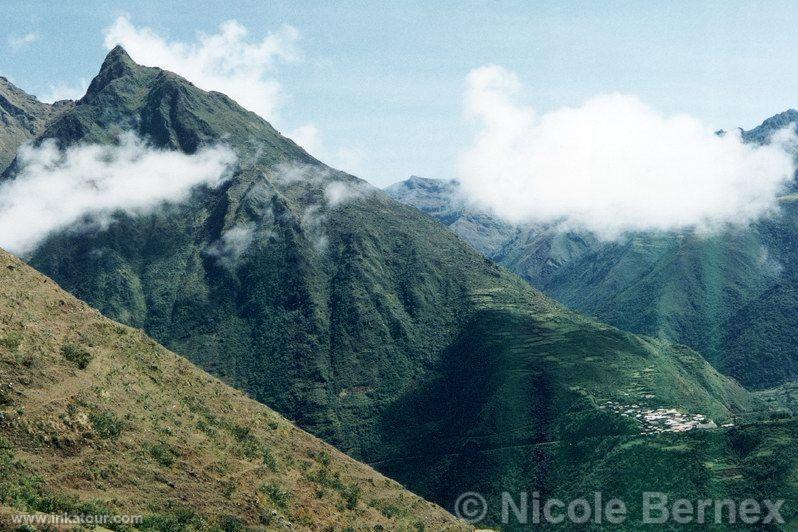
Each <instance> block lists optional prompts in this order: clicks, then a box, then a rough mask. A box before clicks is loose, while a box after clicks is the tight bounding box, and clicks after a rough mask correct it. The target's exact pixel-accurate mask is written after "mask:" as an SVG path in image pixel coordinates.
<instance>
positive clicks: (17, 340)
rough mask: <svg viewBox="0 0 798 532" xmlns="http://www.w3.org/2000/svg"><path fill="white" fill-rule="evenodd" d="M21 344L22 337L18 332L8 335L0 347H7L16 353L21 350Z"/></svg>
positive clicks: (0, 342)
mask: <svg viewBox="0 0 798 532" xmlns="http://www.w3.org/2000/svg"><path fill="white" fill-rule="evenodd" d="M21 343H22V335H21V334H20V333H18V332H16V331H12V332H10V333H8V334H6V335H5V337H3V339H2V340H0V345H2V346H4V347H6V348H7V349H8V350H9V351H11V352H15V351H16V350H17V349H19V346H20V344H21Z"/></svg>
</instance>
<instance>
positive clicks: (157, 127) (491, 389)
mask: <svg viewBox="0 0 798 532" xmlns="http://www.w3.org/2000/svg"><path fill="white" fill-rule="evenodd" d="M129 128H132V129H134V130H135V131H138V132H139V133H140V134H142V135H143V136H146V137H147V138H149V139H151V140H152V141H153V143H155V144H156V145H158V146H161V147H164V148H169V149H182V150H185V151H189V152H190V151H193V150H195V149H197V148H198V147H199V146H202V145H207V144H211V143H214V142H217V141H219V140H222V139H223V140H224V142H226V143H227V144H229V145H230V146H231V147H233V148H234V149H235V150H236V151H237V152H238V153H239V156H240V160H241V164H240V167H239V168H238V169H237V171H236V175H235V176H234V177H233V179H232V180H231V181H230V182H228V183H227V184H226V185H225V186H223V187H221V188H220V189H218V190H200V191H197V193H196V194H195V195H194V196H193V197H192V199H191V200H190V201H188V202H186V203H185V204H182V205H174V206H170V207H166V208H163V209H159V210H157V211H156V212H154V213H152V214H148V215H142V216H137V217H130V216H125V215H118V216H117V219H116V221H115V223H113V224H111V225H110V226H109V227H108V228H107V229H105V230H90V231H83V232H64V233H61V234H57V235H53V236H52V237H51V238H50V239H49V241H48V242H46V243H45V244H44V245H43V246H42V247H41V248H40V249H39V250H38V251H37V252H36V253H35V254H34V255H33V256H32V257H31V258H30V260H31V263H32V264H33V265H34V266H35V267H36V268H37V269H40V270H41V271H43V272H45V273H47V274H48V275H51V276H52V277H53V278H54V279H56V280H57V281H58V282H59V283H60V284H61V285H62V286H64V287H65V288H66V289H67V290H69V291H71V292H73V293H74V294H76V295H78V296H79V297H80V298H81V299H84V300H86V301H87V302H89V303H90V304H92V305H94V306H95V307H96V308H98V309H100V310H101V311H102V312H103V313H104V314H106V315H108V316H110V317H112V318H115V319H118V320H120V321H123V322H125V323H128V324H131V325H134V326H136V327H142V328H143V329H144V330H146V331H147V332H148V333H149V334H151V335H152V336H153V337H155V338H156V339H158V340H159V341H162V342H163V343H164V344H165V345H167V347H169V348H171V349H173V350H174V351H176V352H178V353H181V354H184V355H186V356H188V357H189V358H191V359H192V360H193V361H194V362H196V363H197V364H198V365H200V366H201V367H203V368H204V369H207V370H209V371H211V372H212V373H214V374H216V375H219V376H221V377H222V378H223V379H224V380H225V381H227V382H228V383H231V384H233V385H234V386H236V387H239V388H240V389H243V390H245V391H247V392H248V393H249V394H250V395H252V396H253V397H254V398H256V399H258V400H260V401H262V402H264V403H265V404H268V405H270V406H272V407H274V408H275V409H276V410H277V411H279V412H281V413H283V414H285V415H287V416H289V417H290V418H291V419H292V420H294V421H295V422H296V423H297V424H298V425H299V426H300V427H302V428H304V429H307V430H309V431H311V432H312V433H314V434H316V435H317V436H320V437H322V438H324V439H325V440H327V441H330V442H332V443H334V444H336V445H337V446H339V447H340V448H341V449H343V450H344V451H346V452H348V453H350V454H352V455H354V456H355V457H356V458H359V459H363V460H366V461H369V462H374V463H377V464H379V467H385V468H386V470H387V469H388V468H389V465H388V464H389V463H390V461H391V460H396V459H399V458H403V457H406V456H408V455H411V454H413V453H426V454H428V455H429V458H430V460H431V461H432V463H433V465H432V466H428V465H427V464H425V465H424V466H423V467H421V468H420V469H417V470H414V469H411V468H404V469H402V470H400V471H397V473H396V474H399V475H402V476H401V478H406V479H412V480H413V482H414V484H413V486H414V487H415V486H418V487H419V488H420V489H421V488H423V489H425V490H427V489H428V491H425V494H426V495H430V496H434V497H435V500H436V501H437V502H440V503H443V504H449V503H451V502H452V501H453V500H454V498H455V497H456V495H457V494H459V493H461V492H463V491H466V490H467V489H468V488H469V487H470V486H473V485H478V484H480V483H481V482H482V481H483V480H484V479H485V478H494V479H501V478H504V472H505V469H504V466H501V467H497V468H496V469H495V470H493V471H485V472H484V473H481V474H480V475H466V474H465V472H464V471H463V470H461V469H459V468H458V467H457V466H456V464H455V465H452V464H450V463H449V462H448V461H447V460H445V459H444V458H443V454H442V453H444V454H445V453H449V452H458V453H459V452H462V451H464V450H467V449H472V448H476V449H477V450H479V449H480V447H484V448H485V449H493V448H495V447H496V446H502V445H515V444H516V443H517V442H519V441H520V442H524V441H537V440H538V439H539V438H541V437H546V436H547V435H548V434H554V433H556V432H557V431H559V430H560V426H561V425H562V423H563V422H564V421H565V420H566V419H567V418H568V416H569V413H573V412H574V411H580V412H583V414H584V415H583V418H580V419H584V425H583V427H582V428H583V429H584V430H585V431H587V433H590V432H591V431H593V432H594V433H595V432H596V431H598V432H602V433H603V431H604V430H605V429H604V427H602V426H598V425H596V424H595V423H593V422H592V421H591V419H592V418H591V416H590V413H595V411H596V408H597V404H599V403H600V402H601V401H604V400H608V399H615V400H618V401H624V402H625V401H629V402H643V401H644V398H643V395H652V397H651V398H647V399H645V402H647V403H650V405H651V406H679V407H680V408H684V409H688V410H690V411H691V412H696V413H698V412H700V413H704V414H707V415H711V416H713V417H716V418H717V419H718V420H719V421H720V420H722V419H725V418H728V417H729V416H731V415H732V414H733V413H734V412H737V411H740V410H744V409H747V408H751V407H753V406H755V403H756V402H755V401H754V400H753V399H752V398H751V397H750V396H749V395H748V394H747V393H746V392H745V391H744V390H742V389H741V388H740V387H739V386H738V385H737V384H736V383H734V382H732V381H730V380H728V379H725V378H724V377H722V376H720V375H719V374H718V373H717V372H715V371H714V370H712V368H710V367H709V366H708V365H707V364H706V363H705V362H704V361H703V359H701V358H700V357H699V356H698V355H697V354H696V353H694V352H692V351H689V350H686V349H683V348H678V347H674V346H670V345H667V344H665V343H662V342H655V341H652V340H647V339H643V338H640V337H636V336H634V335H629V334H625V333H622V332H620V331H618V330H616V329H613V328H610V327H607V326H604V325H602V324H600V323H597V322H594V321H592V320H590V319H587V318H584V317H582V316H579V315H577V314H574V313H572V312H569V311H567V310H565V309H564V308H562V307H561V306H559V305H558V304H556V303H554V302H553V301H551V300H550V299H548V298H547V297H545V296H544V295H542V294H541V293H540V292H538V291H537V290H535V289H533V288H531V287H530V286H528V285H527V284H526V283H524V282H522V281H521V280H520V279H519V278H517V277H516V276H514V275H512V274H510V273H509V272H507V271H506V270H503V269H501V268H499V267H497V266H495V265H494V264H493V263H492V262H490V261H487V260H485V259H484V258H483V257H482V256H480V255H478V254H477V253H475V252H474V251H473V250H472V249H471V248H470V247H469V246H468V245H467V244H465V243H464V242H463V241H462V240H460V239H459V238H457V237H456V236H455V235H454V234H452V233H451V232H450V231H448V230H447V229H446V228H445V227H443V226H441V225H440V224H439V223H438V222H436V221H435V220H433V219H432V218H430V217H429V216H426V215H424V214H422V213H420V212H419V211H417V210H415V209H412V208H410V207H407V206H404V205H401V204H399V203H397V202H395V201H393V200H390V199H388V198H387V197H386V196H385V195H383V194H381V193H379V192H378V191H374V190H373V189H368V188H364V187H366V185H365V184H363V183H362V182H361V181H359V180H357V179H356V178H354V177H352V176H348V175H346V174H343V173H341V172H337V171H334V170H331V169H329V168H327V167H325V166H324V165H322V164H321V163H319V162H318V161H315V160H314V159H313V158H312V157H310V156H309V155H307V154H306V153H305V152H304V151H303V150H301V148H299V147H297V146H296V145H295V144H294V143H293V142H291V141H290V140H288V139H286V138H284V137H282V136H281V135H279V134H278V133H277V132H276V131H275V130H274V129H273V128H272V127H271V126H270V125H269V124H267V123H266V122H264V121H263V120H262V119H260V118H258V117H257V116H255V115H254V114H252V113H249V112H247V111H245V110H243V109H241V108H240V107H238V106H237V105H236V104H235V103H233V102H232V101H230V100H229V99H227V98H226V97H224V96H223V95H220V94H218V93H206V92H204V91H201V90H200V89H198V88H196V87H194V86H192V85H191V84H189V83H188V82H186V81H185V80H182V79H181V78H179V77H177V76H175V75H174V74H170V73H167V72H163V71H161V70H159V69H155V68H144V67H140V66H138V65H135V64H134V63H133V62H132V61H131V60H130V58H128V57H127V56H126V55H125V54H124V52H123V51H121V50H119V49H117V50H114V51H113V52H111V54H109V57H108V58H107V59H106V62H105V64H104V66H103V69H102V70H101V73H100V74H99V75H98V77H97V78H95V80H94V81H93V82H92V86H91V87H90V89H89V93H88V94H87V96H86V97H84V98H83V99H82V100H81V101H79V102H78V103H77V104H76V106H75V108H74V109H73V110H71V111H70V112H68V113H65V114H64V115H63V116H62V117H61V118H60V119H59V120H57V121H56V122H54V123H53V125H52V126H51V127H49V128H48V129H47V130H46V131H45V133H44V136H46V137H54V138H57V139H59V140H60V141H61V142H62V143H63V144H65V145H68V144H70V143H74V142H80V141H85V142H111V141H113V139H114V135H115V134H116V133H118V132H119V131H120V130H124V129H129ZM287 163H288V164H291V165H293V166H294V168H296V167H297V165H301V166H300V168H301V169H304V170H308V174H309V176H310V177H307V176H306V177H305V178H304V179H301V180H298V181H293V182H286V181H284V180H281V179H279V174H280V173H281V168H283V167H284V165H285V164H287ZM333 180H335V181H342V182H346V183H350V184H352V185H354V186H357V187H361V189H360V190H361V191H362V190H367V192H366V193H365V194H363V195H362V196H360V197H357V198H354V199H352V200H350V201H347V202H344V203H343V204H341V205H337V206H330V205H328V204H326V203H325V202H324V199H323V198H324V190H325V186H326V185H327V184H328V183H329V182H330V181H333ZM311 215H312V216H311ZM309 219H313V220H315V223H314V222H309ZM250 224H251V225H250ZM242 225H245V226H251V227H253V228H254V229H255V236H256V238H255V241H254V244H253V245H252V246H250V247H249V248H248V249H247V250H246V252H245V253H244V254H243V255H242V256H241V257H240V260H238V261H237V262H235V264H234V265H233V266H232V267H230V266H229V265H227V266H225V265H223V264H220V263H219V261H218V260H217V259H216V258H214V257H213V256H211V255H209V254H208V253H207V250H208V248H209V246H211V245H212V244H213V243H214V242H216V241H218V239H219V238H220V236H221V235H222V234H223V232H224V231H226V230H228V229H230V228H232V227H236V226H238V227H241V226H242ZM319 242H325V243H326V244H325V245H323V246H319V245H318V244H319ZM524 394H526V395H524ZM624 394H630V395H624ZM539 401H540V402H542V403H543V406H544V407H541V404H539ZM443 405H446V406H447V408H442V406H443ZM449 406H450V407H451V408H448V407H449ZM421 420H423V421H421ZM626 429H629V427H626ZM630 430H631V429H630ZM510 465H511V466H512V467H523V464H510ZM429 467H432V469H434V470H435V471H438V472H440V476H439V477H438V478H440V479H443V480H445V483H443V484H442V485H441V487H435V488H433V487H431V486H430V485H429V484H427V483H425V482H422V481H420V480H419V479H420V478H423V475H424V474H425V472H426V471H428V470H429ZM390 470H391V471H392V472H393V471H394V469H393V468H391V469H390ZM498 487H499V485H498V484H496V485H495V486H494V488H498Z"/></svg>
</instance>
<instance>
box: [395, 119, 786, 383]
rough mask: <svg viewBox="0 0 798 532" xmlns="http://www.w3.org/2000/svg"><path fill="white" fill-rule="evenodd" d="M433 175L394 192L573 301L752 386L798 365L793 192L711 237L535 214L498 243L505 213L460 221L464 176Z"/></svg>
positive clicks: (766, 128) (777, 379)
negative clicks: (615, 236)
mask: <svg viewBox="0 0 798 532" xmlns="http://www.w3.org/2000/svg"><path fill="white" fill-rule="evenodd" d="M797 116H798V113H796V112H795V111H788V112H786V113H782V114H780V115H776V116H775V117H773V118H771V119H769V120H767V121H765V122H764V123H763V124H762V125H761V126H759V127H758V128H756V129H754V130H751V131H750V132H744V136H745V138H747V139H749V140H750V141H752V142H762V141H764V139H767V138H768V137H769V135H770V134H771V133H772V132H773V131H774V130H775V129H779V128H781V127H784V126H785V125H786V124H788V123H790V122H791V121H795V120H796V117H797ZM425 182H426V183H427V185H426V186H424V187H420V186H419V185H418V179H417V178H411V179H409V180H407V181H404V182H401V183H397V184H396V185H393V186H392V187H390V188H389V189H386V191H387V192H388V193H389V194H391V195H392V196H393V197H395V198H396V199H398V200H400V201H403V202H407V203H408V204H410V205H413V206H415V207H417V208H420V209H421V210H423V211H425V212H428V213H429V214H431V215H433V216H435V217H436V218H438V219H439V220H440V221H441V222H443V223H445V224H447V225H449V227H451V228H452V229H454V230H455V231H457V232H458V234H460V236H462V237H463V238H464V239H466V240H467V241H468V242H469V243H471V244H472V245H473V246H474V247H475V248H476V249H478V250H480V251H482V252H483V253H485V254H486V256H488V257H490V258H491V259H493V260H495V261H497V262H498V263H500V264H502V265H503V266H506V267H507V268H508V269H510V270H511V271H513V272H516V273H518V274H519V275H521V276H522V277H524V278H525V279H527V280H528V281H529V282H530V283H532V284H533V285H534V286H536V287H537V288H539V289H541V290H542V291H543V292H545V293H546V294H548V295H549V296H551V297H553V298H555V299H557V300H558V301H560V302H562V303H563V304H565V305H567V306H568V307H570V308H573V309H576V310H578V311H581V312H584V313H586V314H589V315H592V316H595V317H596V318H597V319H600V320H602V321H605V322H607V323H611V324H612V325H615V326H617V327H619V328H621V329H624V330H629V331H633V332H637V333H642V334H648V335H652V336H656V337H659V338H663V339H666V340H669V341H674V342H679V343H683V344H686V345H688V346H690V347H692V348H693V349H695V350H697V351H698V352H700V353H701V354H703V355H704V356H706V357H707V358H708V359H709V360H710V361H711V362H712V363H713V364H714V365H715V366H716V367H717V368H719V369H721V370H722V371H723V372H725V373H727V374H729V375H731V376H733V377H734V378H736V379H737V380H739V381H740V382H742V383H743V384H744V385H746V386H751V387H756V388H761V387H767V386H773V385H776V384H779V383H781V382H785V381H787V380H790V379H792V378H795V377H796V376H798V348H797V347H796V345H798V344H796V342H795V338H794V336H795V335H794V333H793V331H795V330H796V327H798V321H796V318H795V316H796V315H797V314H796V313H795V309H796V308H798V307H796V303H795V301H794V300H795V298H794V297H793V295H792V294H793V293H794V292H795V291H796V288H798V285H796V282H795V279H796V273H795V271H794V270H795V267H794V265H795V264H796V259H798V256H796V249H798V248H796V241H795V239H796V235H798V218H797V217H796V216H798V203H796V202H795V198H794V197H793V195H789V194H788V195H786V196H784V197H783V198H782V201H781V206H782V212H781V213H780V214H779V215H777V216H775V217H773V218H770V219H765V220H761V221H759V222H757V223H755V224H753V225H752V226H750V227H748V228H743V229H739V228H738V229H729V230H727V231H724V232H722V233H720V234H717V235H713V236H706V235H695V234H692V233H690V232H684V233H659V234H645V233H640V234H634V235H630V236H627V237H625V238H622V239H619V240H617V241H612V242H601V241H599V240H597V239H596V238H595V237H593V236H592V235H590V234H586V233H575V232H567V233H562V232H559V231H557V230H556V229H555V228H551V227H546V226H543V225H532V224H529V225H522V226H519V227H513V228H511V229H509V230H507V231H505V233H504V234H505V235H512V236H508V237H507V238H504V239H503V240H502V241H501V244H500V246H496V247H494V248H492V250H491V249H487V248H485V246H484V245H483V240H482V239H481V238H480V237H479V236H477V237H475V236H474V235H480V234H485V233H490V232H491V231H492V228H493V227H494V226H495V224H496V223H500V222H496V221H495V219H494V217H492V216H490V215H489V214H488V213H478V214H477V215H472V214H469V215H468V217H469V219H471V220H480V221H479V222H477V223H476V225H477V226H478V227H477V228H475V229H471V230H469V231H458V229H457V222H455V223H452V220H453V219H458V220H459V219H462V213H463V212H464V211H463V208H462V205H464V204H465V201H464V200H463V199H461V198H459V196H458V191H457V187H456V184H452V183H448V184H447V183H442V182H435V180H425ZM410 190H412V191H413V192H412V193H409V192H408V191H410ZM430 201H432V202H434V204H435V207H434V208H430V205H431V203H430ZM472 210H473V209H472ZM452 212H455V213H457V216H456V217H453V215H452ZM441 213H447V214H446V215H441ZM481 220H485V221H484V222H483V221H481ZM480 224H482V225H481V227H482V228H481V229H480V227H479V226H480Z"/></svg>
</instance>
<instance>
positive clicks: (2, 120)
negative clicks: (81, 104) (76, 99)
mask: <svg viewBox="0 0 798 532" xmlns="http://www.w3.org/2000/svg"><path fill="white" fill-rule="evenodd" d="M69 106H70V103H69V102H58V103H57V104H56V105H49V104H46V103H42V102H40V101H38V100H37V99H36V98H35V97H34V96H31V95H30V94H26V93H25V92H24V91H22V90H20V89H18V88H17V87H15V86H14V85H13V84H12V83H11V82H10V81H8V80H7V79H6V78H4V77H2V76H0V174H2V173H3V171H4V170H5V169H6V168H7V167H8V165H9V164H11V161H12V160H13V159H14V155H15V154H16V153H17V148H19V147H20V146H21V145H22V144H23V143H24V142H25V141H27V140H30V139H32V138H34V137H36V136H37V135H39V134H41V132H42V131H43V130H44V128H45V126H46V125H47V123H48V122H49V121H50V120H52V118H53V117H54V116H57V115H58V114H59V113H60V112H62V111H63V110H65V109H66V108H68V107H69Z"/></svg>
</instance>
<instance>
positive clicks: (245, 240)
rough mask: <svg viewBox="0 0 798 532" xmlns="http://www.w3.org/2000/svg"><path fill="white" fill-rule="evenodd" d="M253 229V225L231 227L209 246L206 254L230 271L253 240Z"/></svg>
mask: <svg viewBox="0 0 798 532" xmlns="http://www.w3.org/2000/svg"><path fill="white" fill-rule="evenodd" d="M255 229H256V227H255V224H254V223H247V224H243V225H236V226H233V227H231V228H230V229H228V230H227V231H225V232H224V233H222V236H221V238H220V239H219V240H217V241H216V242H214V243H213V244H211V245H210V246H209V247H208V249H207V250H206V253H207V254H208V255H210V256H212V257H216V259H217V261H218V262H219V264H220V265H221V266H224V267H225V268H228V269H230V270H232V269H234V268H235V267H236V266H237V265H238V262H239V260H241V257H242V256H243V255H244V253H245V252H246V251H247V249H248V248H249V246H250V245H251V244H252V242H253V241H254V240H255Z"/></svg>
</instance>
